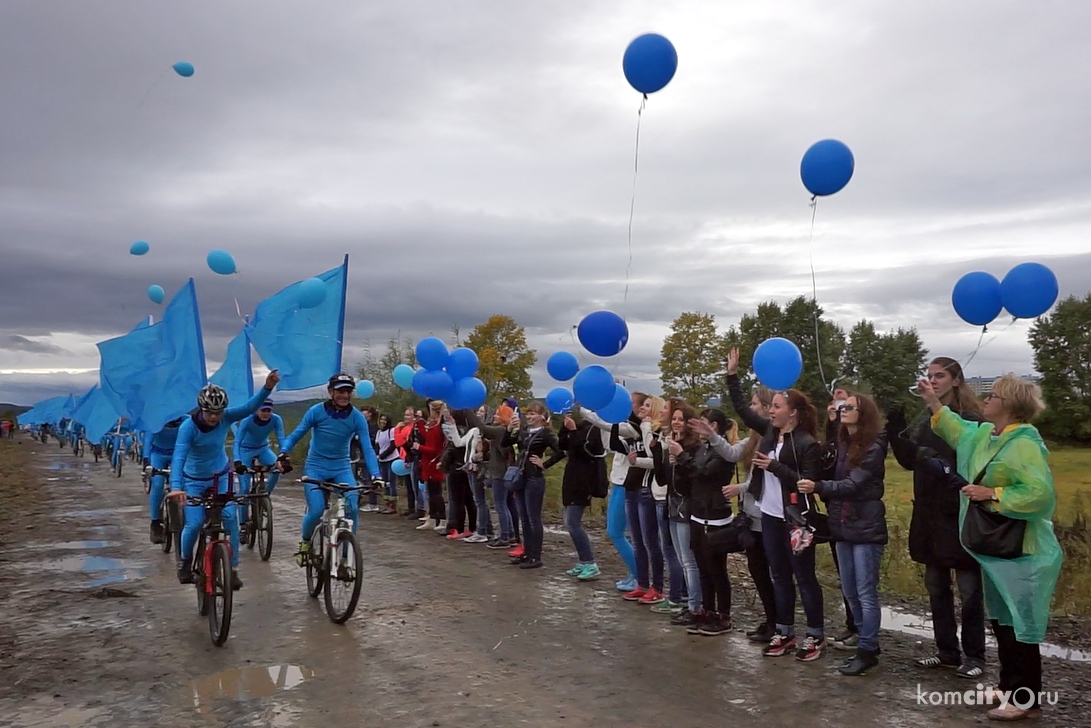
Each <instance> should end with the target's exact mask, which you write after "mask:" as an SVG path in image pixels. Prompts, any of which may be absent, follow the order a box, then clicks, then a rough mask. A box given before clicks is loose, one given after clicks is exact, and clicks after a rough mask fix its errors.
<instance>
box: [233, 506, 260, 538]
mask: <svg viewBox="0 0 1091 728" xmlns="http://www.w3.org/2000/svg"><path fill="white" fill-rule="evenodd" d="M260 502H261V499H260V498H255V499H254V500H252V501H250V505H249V506H248V507H247V509H246V516H247V517H246V532H245V533H244V534H242V535H243V536H244V537H245V538H244V540H245V542H246V548H248V549H250V550H251V551H253V550H254V544H255V543H257V534H256V533H255V531H256V529H257V524H258V508H260V505H259V503H260ZM238 507H239V506H236V508H238ZM240 528H241V526H240Z"/></svg>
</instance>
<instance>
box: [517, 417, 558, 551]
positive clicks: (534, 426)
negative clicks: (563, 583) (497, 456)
mask: <svg viewBox="0 0 1091 728" xmlns="http://www.w3.org/2000/svg"><path fill="white" fill-rule="evenodd" d="M526 417H527V422H526V424H525V425H521V422H520V419H519V417H518V415H513V416H512V418H511V427H510V428H509V429H508V434H507V435H506V436H505V437H504V445H505V446H512V445H517V446H518V449H519V455H518V459H517V462H516V465H517V467H518V468H519V480H518V481H517V482H516V484H515V505H516V507H517V508H518V510H519V520H520V521H521V522H522V524H523V555H522V556H519V557H518V558H516V559H514V560H513V562H512V563H515V564H518V565H519V568H521V569H538V568H541V566H542V539H543V538H544V536H545V529H544V527H543V526H542V502H543V501H544V500H545V487H546V484H545V473H544V470H543V469H544V468H548V467H550V466H551V465H553V464H554V463H556V462H559V461H560V460H562V459H563V458H564V452H563V451H562V450H561V446H560V443H558V442H557V436H556V435H555V434H554V433H553V430H551V429H549V410H547V409H546V408H545V407H544V406H543V405H541V404H539V403H537V402H532V403H531V404H529V405H527V408H526ZM546 448H549V449H551V450H552V451H553V456H552V457H551V458H550V459H549V461H543V460H542V456H544V455H545V451H546Z"/></svg>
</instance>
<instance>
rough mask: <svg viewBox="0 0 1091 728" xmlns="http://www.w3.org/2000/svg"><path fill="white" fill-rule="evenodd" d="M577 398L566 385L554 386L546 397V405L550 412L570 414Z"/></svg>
mask: <svg viewBox="0 0 1091 728" xmlns="http://www.w3.org/2000/svg"><path fill="white" fill-rule="evenodd" d="M574 402H575V399H574V398H573V397H572V393H571V392H569V391H568V390H567V389H565V388H564V387H554V388H553V389H551V390H549V394H547V395H546V398H545V406H546V408H547V409H548V410H549V411H550V412H555V413H559V414H562V415H564V414H568V413H569V412H570V411H571V410H572V405H573V404H574Z"/></svg>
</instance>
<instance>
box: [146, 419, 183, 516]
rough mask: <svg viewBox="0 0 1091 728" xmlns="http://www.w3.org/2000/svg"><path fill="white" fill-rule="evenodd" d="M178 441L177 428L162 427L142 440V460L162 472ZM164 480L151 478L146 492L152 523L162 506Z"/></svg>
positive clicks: (156, 476)
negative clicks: (149, 487) (149, 488)
mask: <svg viewBox="0 0 1091 728" xmlns="http://www.w3.org/2000/svg"><path fill="white" fill-rule="evenodd" d="M177 439H178V427H177V426H175V427H164V428H163V429H162V430H160V431H159V432H157V433H155V434H154V435H152V436H151V437H145V438H144V459H145V460H147V461H149V462H150V463H151V466H152V467H153V468H155V469H156V470H163V469H165V468H166V467H168V466H169V465H170V461H171V458H172V457H173V456H174V442H175V440H177ZM166 480H167V479H166V478H164V477H163V476H162V475H155V476H153V477H152V482H151V490H150V491H149V492H148V513H149V514H150V515H151V519H152V520H153V521H158V520H159V508H160V506H162V505H163V496H164V495H165V494H166V485H167V483H166Z"/></svg>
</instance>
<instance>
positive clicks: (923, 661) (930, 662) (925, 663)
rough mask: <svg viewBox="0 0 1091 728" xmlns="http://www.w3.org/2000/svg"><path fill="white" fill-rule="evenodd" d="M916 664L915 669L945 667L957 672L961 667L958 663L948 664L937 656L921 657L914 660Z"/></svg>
mask: <svg viewBox="0 0 1091 728" xmlns="http://www.w3.org/2000/svg"><path fill="white" fill-rule="evenodd" d="M916 663H917V667H928V668H932V667H947V668H950V669H952V670H957V669H958V668H959V666H960V665H961V663H959V662H948V661H947V660H945V659H943V658H942V657H940V656H939V655H932V656H931V657H921V658H920V659H918V660H916Z"/></svg>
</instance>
